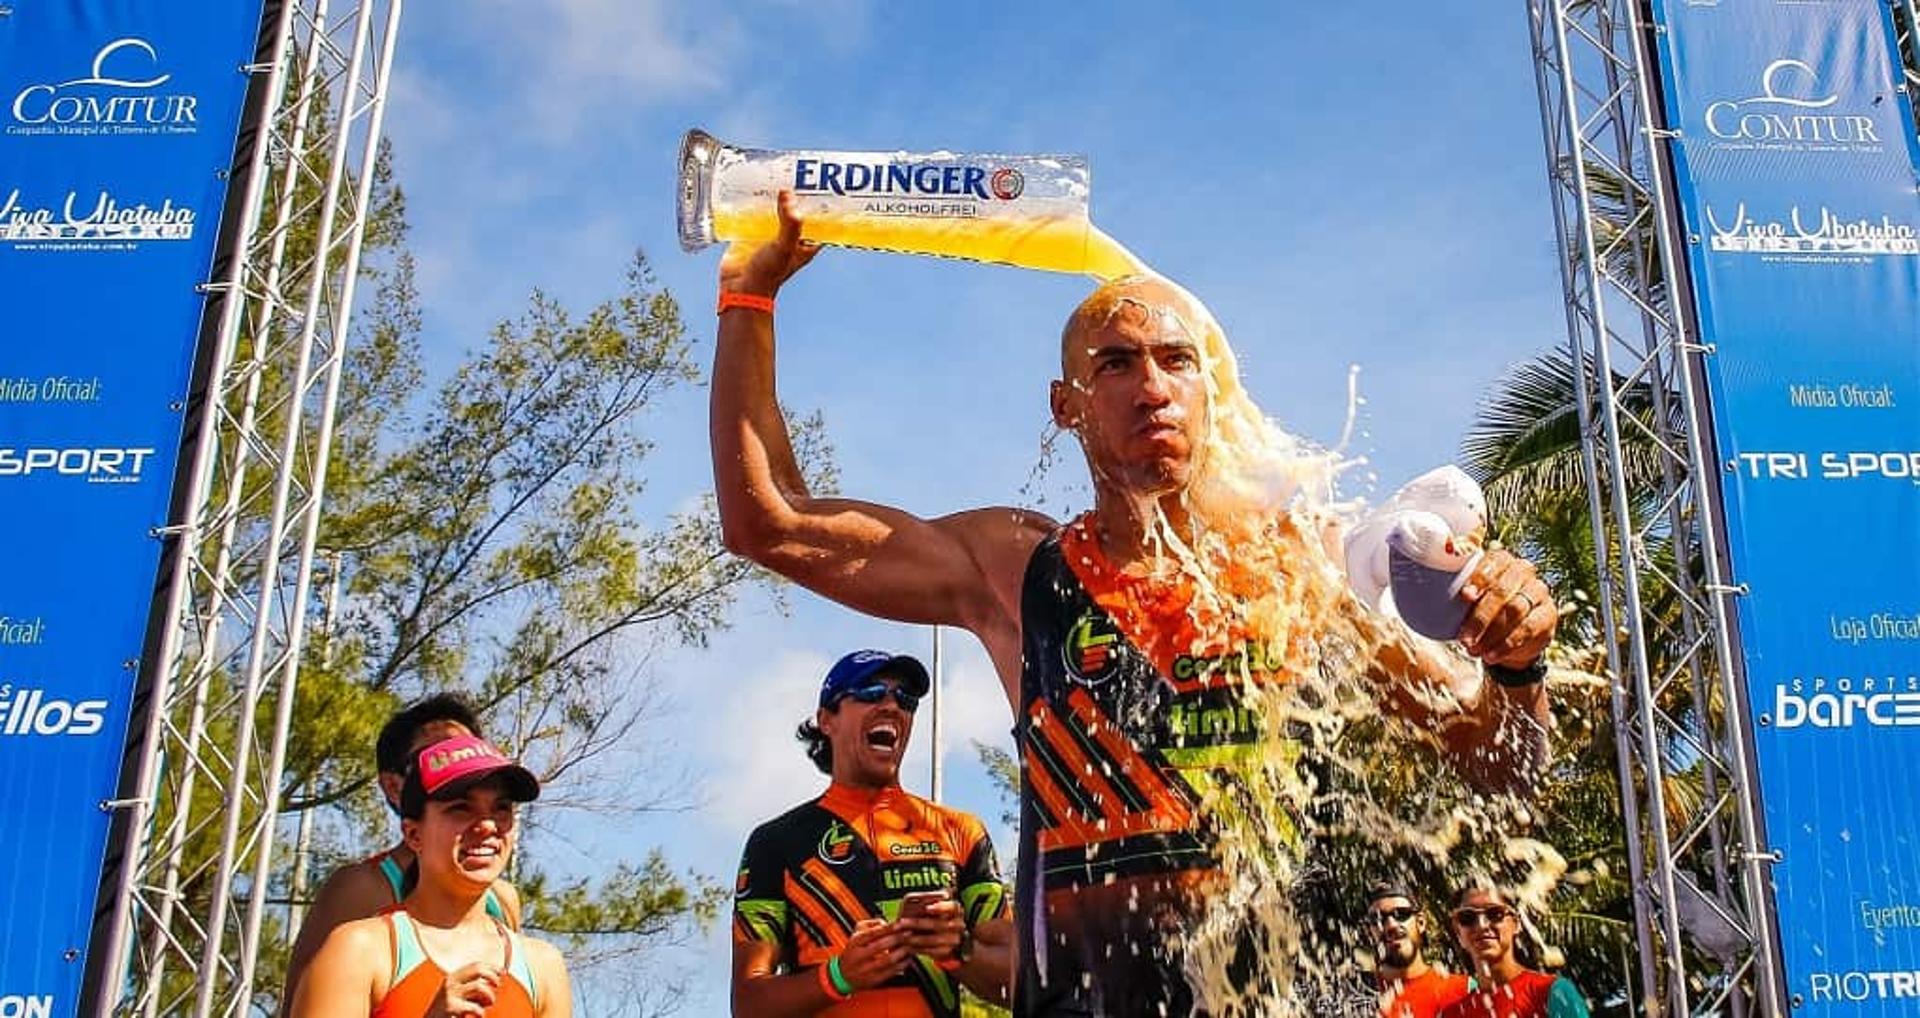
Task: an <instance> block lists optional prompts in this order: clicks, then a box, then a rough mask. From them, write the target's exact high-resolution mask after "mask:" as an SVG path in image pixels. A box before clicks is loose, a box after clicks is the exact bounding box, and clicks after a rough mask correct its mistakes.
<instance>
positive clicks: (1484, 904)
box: [1450, 891, 1520, 965]
mask: <svg viewBox="0 0 1920 1018" xmlns="http://www.w3.org/2000/svg"><path fill="white" fill-rule="evenodd" d="M1450 921H1451V923H1452V925H1453V936H1454V939H1456V940H1458V941H1459V942H1460V947H1461V949H1462V950H1464V951H1466V952H1467V954H1468V956H1469V957H1471V958H1473V960H1474V961H1475V962H1477V963H1480V964H1484V965H1491V964H1493V963H1495V962H1499V961H1502V960H1504V959H1506V958H1508V957H1511V956H1512V954H1513V938H1514V937H1515V936H1517V935H1519V932H1520V917H1519V915H1517V914H1516V913H1515V912H1514V911H1513V908H1512V907H1511V906H1509V905H1508V904H1507V903H1506V902H1505V901H1504V900H1502V899H1501V897H1500V895H1498V894H1495V893H1493V892H1492V891H1469V892H1467V894H1466V895H1465V896H1464V897H1463V898H1461V900H1460V903H1459V904H1458V905H1456V906H1454V909H1453V914H1452V917H1451V919H1450Z"/></svg>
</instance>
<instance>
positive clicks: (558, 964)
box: [520, 933, 567, 978]
mask: <svg viewBox="0 0 1920 1018" xmlns="http://www.w3.org/2000/svg"><path fill="white" fill-rule="evenodd" d="M520 942H521V943H522V944H524V945H526V950H527V965H528V966H529V967H531V968H532V969H533V973H534V976H535V977H536V978H539V977H542V976H545V975H547V974H548V973H549V972H564V971H566V968H567V959H566V956H565V955H563V954H561V953H560V949H559V948H558V947H555V946H554V945H552V944H550V943H548V942H547V941H544V940H541V939H540V938H539V937H535V936H531V935H529V934H525V933H522V934H520Z"/></svg>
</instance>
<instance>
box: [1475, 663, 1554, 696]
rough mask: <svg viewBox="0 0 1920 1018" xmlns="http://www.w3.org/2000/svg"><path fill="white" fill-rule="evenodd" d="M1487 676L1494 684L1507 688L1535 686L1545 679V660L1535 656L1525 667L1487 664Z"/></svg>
mask: <svg viewBox="0 0 1920 1018" xmlns="http://www.w3.org/2000/svg"><path fill="white" fill-rule="evenodd" d="M1487 678H1489V679H1492V680H1493V681H1494V684H1495V685H1500V686H1505V687H1507V688H1508V689H1525V688H1527V687H1528V686H1537V685H1539V684H1540V683H1542V682H1545V681H1546V679H1547V662H1546V661H1545V660H1544V659H1542V658H1535V659H1534V661H1533V663H1532V664H1530V665H1528V666H1526V667H1525V668H1508V667H1507V666H1506V665H1488V666H1487Z"/></svg>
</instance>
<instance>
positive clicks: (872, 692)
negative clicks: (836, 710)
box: [833, 682, 920, 714]
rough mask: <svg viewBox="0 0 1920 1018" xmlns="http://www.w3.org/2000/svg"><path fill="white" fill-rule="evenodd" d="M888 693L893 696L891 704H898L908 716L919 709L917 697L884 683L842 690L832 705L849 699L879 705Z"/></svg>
mask: <svg viewBox="0 0 1920 1018" xmlns="http://www.w3.org/2000/svg"><path fill="white" fill-rule="evenodd" d="M888 693H892V694H893V702H894V703H897V704H899V705H900V709H901V710H903V711H906V712H907V713H908V714H912V713H913V712H914V711H916V710H919V709H920V698H919V697H917V696H915V695H913V694H912V693H909V692H907V691H906V690H904V689H901V688H900V687H898V686H889V685H887V684H886V683H884V682H876V683H873V684H872V685H868V686H855V687H854V688H852V689H848V690H843V691H842V692H841V693H840V695H838V696H835V697H834V698H833V703H839V702H840V701H842V700H846V699H849V698H851V699H854V700H858V701H860V702H861V703H879V702H880V701H882V700H884V699H886V698H887V694H888Z"/></svg>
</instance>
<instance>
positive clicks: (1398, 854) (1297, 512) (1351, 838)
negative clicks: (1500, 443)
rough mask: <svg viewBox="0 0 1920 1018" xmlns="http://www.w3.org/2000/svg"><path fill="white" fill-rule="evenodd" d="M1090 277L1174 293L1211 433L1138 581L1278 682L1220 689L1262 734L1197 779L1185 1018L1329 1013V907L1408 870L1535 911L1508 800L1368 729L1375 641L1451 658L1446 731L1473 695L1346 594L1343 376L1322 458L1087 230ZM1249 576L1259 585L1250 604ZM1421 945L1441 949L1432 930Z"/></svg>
mask: <svg viewBox="0 0 1920 1018" xmlns="http://www.w3.org/2000/svg"><path fill="white" fill-rule="evenodd" d="M1086 273H1087V274H1088V275H1090V276H1093V277H1094V278H1096V279H1099V280H1100V281H1101V282H1102V283H1111V282H1116V281H1121V280H1124V279H1125V278H1127V277H1133V276H1142V277H1148V276H1150V277H1152V278H1154V279H1156V280H1158V281H1160V282H1162V283H1164V284H1165V285H1166V286H1167V287H1168V288H1169V289H1171V291H1172V292H1173V293H1174V294H1175V295H1176V297H1177V301H1176V304H1177V306H1175V307H1172V308H1166V309H1151V308H1149V309H1148V310H1149V311H1150V312H1152V313H1169V314H1171V315H1172V316H1173V317H1174V318H1175V319H1176V320H1177V321H1178V323H1179V328H1180V329H1181V331H1183V332H1185V333H1186V334H1187V335H1189V336H1190V337H1193V338H1194V339H1195V341H1196V346H1197V347H1198V349H1199V352H1200V356H1201V361H1202V371H1203V373H1204V376H1205V379H1206V397H1207V398H1206V414H1207V421H1206V425H1205V427H1204V429H1203V433H1202V434H1201V436H1200V438H1199V442H1198V445H1197V447H1196V450H1195V454H1194V469H1193V474H1192V477H1191V480H1190V482H1189V484H1188V485H1187V487H1186V488H1185V489H1184V491H1183V492H1182V494H1181V495H1180V496H1179V498H1180V501H1181V506H1180V507H1181V508H1182V509H1183V510H1184V515H1185V517H1186V520H1185V521H1186V523H1187V526H1186V527H1185V529H1184V531H1182V530H1181V529H1177V528H1176V527H1174V526H1173V525H1172V523H1171V522H1170V521H1169V520H1168V518H1167V515H1166V513H1165V512H1164V511H1160V512H1159V514H1158V516H1157V518H1156V519H1155V520H1154V521H1153V524H1152V527H1151V529H1150V532H1149V542H1148V544H1149V549H1150V555H1149V558H1150V560H1151V561H1149V562H1148V563H1147V564H1146V567H1145V568H1147V569H1148V570H1149V572H1150V573H1157V574H1161V575H1165V576H1167V577H1169V579H1171V580H1174V581H1176V582H1177V581H1182V580H1184V581H1186V582H1187V583H1188V584H1189V585H1190V586H1191V588H1192V589H1193V590H1194V591H1195V592H1196V593H1195V597H1194V600H1193V603H1192V605H1191V608H1190V614H1191V616H1192V618H1193V621H1194V623H1195V627H1196V629H1197V630H1198V631H1200V632H1201V633H1202V634H1203V635H1202V636H1201V637H1200V642H1201V643H1205V642H1208V641H1209V640H1211V641H1213V642H1215V643H1216V646H1215V647H1214V649H1217V643H1218V642H1224V641H1225V640H1226V639H1227V638H1228V637H1227V632H1226V631H1227V630H1228V629H1229V628H1231V629H1235V630H1237V631H1238V632H1239V634H1240V637H1241V638H1243V639H1245V640H1246V641H1247V642H1248V643H1250V644H1256V645H1278V646H1281V647H1284V648H1285V659H1286V662H1287V664H1286V666H1285V672H1286V674H1285V675H1283V676H1278V677H1277V679H1278V681H1274V678H1276V677H1267V678H1266V680H1265V681H1262V680H1261V677H1258V676H1255V675H1253V674H1251V673H1250V672H1249V671H1248V668H1249V665H1248V659H1247V658H1246V657H1242V658H1241V659H1240V663H1239V668H1240V671H1241V674H1239V675H1237V676H1234V678H1236V679H1238V680H1239V681H1238V683H1237V688H1238V689H1239V690H1240V694H1241V696H1242V697H1243V699H1244V702H1245V703H1246V705H1248V706H1250V707H1252V708H1253V709H1254V711H1255V713H1256V715H1257V716H1258V717H1259V718H1260V719H1261V721H1260V724H1261V726H1262V731H1263V732H1264V733H1265V734H1266V737H1265V738H1264V739H1262V740H1261V741H1260V743H1259V744H1258V747H1257V753H1256V755H1255V756H1254V758H1253V759H1252V760H1251V761H1249V762H1246V763H1243V764H1240V765H1237V766H1235V767H1234V768H1233V769H1232V773H1231V775H1230V776H1229V777H1227V778H1226V779H1225V780H1222V776H1221V775H1220V774H1218V772H1217V769H1215V773H1210V774H1209V775H1207V776H1206V778H1205V779H1204V780H1200V781H1195V782H1193V784H1194V785H1195V787H1197V788H1202V789H1206V790H1207V791H1206V792H1205V793H1204V794H1203V795H1202V797H1201V802H1200V803H1199V811H1200V814H1201V816H1202V818H1203V819H1202V823H1203V824H1204V825H1206V826H1207V827H1208V828H1209V829H1210V830H1211V831H1213V832H1215V834H1216V836H1217V851H1218V855H1219V857H1220V862H1221V868H1220V873H1219V874H1218V879H1217V880H1216V881H1215V882H1214V884H1213V885H1212V886H1211V887H1210V889H1209V891H1208V893H1207V897H1206V899H1205V901H1204V903H1203V905H1202V908H1201V910H1200V917H1199V920H1198V921H1197V922H1195V923H1194V924H1192V925H1191V926H1190V927H1189V928H1188V929H1187V930H1186V931H1185V932H1184V933H1183V934H1181V935H1180V939H1181V944H1180V946H1181V947H1182V949H1183V950H1182V955H1183V956H1184V957H1185V958H1186V961H1187V977H1188V981H1189V982H1190V984H1191V985H1192V986H1193V988H1194V990H1195V993H1196V998H1197V1002H1198V1004H1199V1006H1200V1007H1202V1008H1203V1009H1205V1010H1206V1011H1207V1012H1208V1013H1210V1014H1214V1015H1217V1016H1227V1015H1248V1016H1252V1015H1262V1016H1264V1015H1305V1014H1309V1013H1314V1012H1315V1011H1317V1010H1325V1009H1326V1008H1327V1007H1329V1006H1338V1005H1330V1004H1329V1003H1328V1002H1329V1001H1330V1000H1332V999H1334V998H1337V997H1340V996H1341V995H1343V994H1348V995H1350V993H1351V988H1352V986H1353V985H1354V981H1355V977H1356V971H1355V970H1356V967H1358V966H1361V965H1363V964H1366V963H1367V955H1368V950H1369V948H1370V944H1369V942H1368V940H1367V938H1368V935H1369V930H1368V929H1367V928H1366V927H1365V926H1364V924H1363V923H1362V921H1361V917H1362V916H1363V914H1364V913H1363V909H1364V907H1365V905H1366V902H1365V901H1364V900H1360V901H1355V900H1350V899H1348V898H1343V897H1341V894H1342V892H1344V893H1345V894H1347V895H1352V894H1354V893H1363V891H1362V889H1363V888H1365V887H1366V886H1367V885H1368V884H1369V883H1371V882H1372V881H1373V880H1375V879H1381V878H1389V877H1392V878H1402V877H1404V875H1405V874H1406V873H1408V872H1409V871H1417V872H1422V873H1429V874H1444V875H1445V877H1446V878H1447V880H1448V882H1449V884H1450V885H1451V886H1459V885H1461V884H1464V883H1468V882H1484V881H1490V880H1491V881H1495V882H1500V883H1503V884H1509V885H1517V886H1513V887H1512V888H1511V890H1510V893H1512V894H1513V895H1514V900H1515V902H1516V904H1520V905H1522V906H1523V907H1533V908H1535V909H1538V908H1539V907H1541V906H1542V905H1544V903H1545V902H1546V900H1547V897H1548V896H1549V895H1550V894H1551V892H1552V890H1553V888H1554V886H1555V885H1556V883H1557V881H1558V880H1559V878H1560V876H1561V875H1562V874H1563V873H1564V872H1565V870H1566V864H1565V862H1564V860H1562V859H1561V858H1560V857H1559V855H1558V854H1557V853H1555V852H1554V851H1553V849H1552V847H1551V846H1548V845H1546V844H1544V843H1542V842H1538V841H1534V840H1530V839H1525V838H1520V837H1509V836H1508V831H1509V830H1510V829H1514V830H1519V829H1523V828H1524V824H1525V820H1526V818H1525V817H1524V815H1521V816H1518V817H1516V813H1515V807H1514V804H1513V803H1512V802H1510V801H1507V800H1503V799H1500V798H1498V797H1485V796H1480V795H1476V794H1474V793H1472V792H1471V791H1470V790H1468V789H1467V788H1466V787H1465V786H1464V784H1463V782H1462V781H1461V780H1460V779H1459V778H1457V777H1456V776H1455V775H1454V774H1453V773H1452V771H1451V770H1450V769H1449V768H1448V765H1447V764H1445V763H1443V762H1442V761H1441V760H1440V759H1439V754H1438V752H1437V750H1436V746H1435V744H1434V742H1433V740H1430V739H1427V738H1424V737H1422V734H1421V733H1418V732H1412V731H1408V730H1407V728H1408V726H1406V725H1404V724H1402V723H1400V722H1397V721H1388V720H1386V719H1385V718H1383V716H1382V712H1381V708H1380V706H1379V704H1380V702H1381V695H1380V690H1378V689H1375V688H1371V684H1372V680H1370V679H1369V678H1368V677H1367V675H1366V672H1367V666H1368V663H1369V662H1370V661H1372V660H1373V659H1374V658H1375V656H1376V655H1378V654H1380V653H1381V652H1382V651H1383V650H1385V649H1387V646H1388V645H1389V644H1398V645H1400V647H1401V651H1402V652H1403V653H1410V652H1411V650H1412V649H1414V648H1417V649H1419V650H1421V651H1423V652H1425V653H1426V654H1428V655H1429V656H1430V657H1432V658H1433V659H1437V660H1440V661H1443V662H1446V663H1447V665H1448V666H1449V668H1450V670H1451V672H1452V674H1449V675H1447V676H1445V677H1444V679H1443V681H1442V682H1440V683H1437V684H1436V685H1435V686H1433V687H1432V688H1426V689H1421V690H1418V691H1415V692H1413V693H1412V694H1411V695H1414V696H1416V697H1417V698H1418V699H1419V700H1420V702H1421V703H1422V704H1423V705H1424V706H1425V707H1426V708H1428V709H1429V710H1431V711H1433V712H1434V713H1435V714H1437V715H1438V716H1440V717H1442V718H1443V719H1444V718H1445V717H1447V716H1449V715H1450V714H1453V715H1457V714H1458V713H1459V712H1460V711H1461V709H1462V708H1461V705H1460V702H1459V699H1458V698H1459V697H1460V696H1462V695H1472V694H1473V693H1474V692H1475V690H1476V687H1477V685H1478V683H1479V681H1480V680H1479V670H1478V666H1477V665H1476V664H1474V663H1472V662H1471V661H1470V660H1468V659H1467V658H1466V656H1465V655H1464V653H1462V652H1461V651H1460V650H1459V649H1458V647H1457V646H1456V645H1452V644H1448V645H1440V644H1435V643H1433V642H1432V641H1427V640H1425V639H1424V638H1421V637H1418V636H1415V635H1413V634H1411V633H1409V632H1407V631H1406V630H1405V629H1404V628H1403V627H1402V626H1401V625H1400V624H1399V623H1398V622H1397V620H1393V619H1389V618H1385V617H1383V616H1380V615H1376V614H1374V613H1373V612H1371V611H1370V610H1368V609H1366V608H1364V607H1363V606H1361V605H1360V604H1359V603H1358V601H1357V599H1356V598H1355V596H1354V594H1353V592H1352V590H1351V589H1350V587H1349V585H1348V582H1347V579H1346V575H1345V571H1344V569H1343V568H1342V558H1341V555H1340V553H1339V550H1338V549H1339V541H1338V539H1337V536H1336V535H1338V534H1339V533H1341V532H1342V531H1343V530H1344V528H1346V527H1349V526H1351V525H1353V524H1354V523H1355V522H1357V521H1358V519H1359V518H1360V514H1361V513H1362V512H1363V511H1364V509H1365V506H1364V505H1363V504H1362V503H1361V502H1359V501H1357V500H1348V501H1343V500H1341V498H1340V497H1339V496H1338V495H1337V491H1336V489H1337V482H1338V480H1339V478H1340V477H1341V475H1342V474H1343V473H1344V472H1346V471H1348V470H1350V469H1352V468H1354V467H1356V466H1358V465H1360V464H1362V463H1363V462H1364V461H1363V460H1362V459H1360V458H1359V457H1356V456H1351V455H1349V454H1348V453H1347V451H1346V448H1345V447H1346V441H1347V438H1348V437H1349V436H1350V435H1351V428H1352V408H1353V407H1354V406H1356V405H1357V403H1358V393H1357V391H1356V390H1355V388H1354V386H1355V380H1354V377H1353V375H1352V374H1350V375H1349V378H1348V380H1347V381H1348V385H1349V421H1348V426H1347V429H1346V434H1345V435H1343V438H1342V441H1341V443H1340V445H1338V446H1336V447H1334V448H1332V449H1327V448H1322V447H1318V446H1316V445H1314V444H1313V443H1310V442H1308V441H1306V440H1304V439H1302V438H1300V437H1298V436H1295V435H1293V434H1292V433H1290V432H1288V431H1287V430H1286V429H1285V428H1283V427H1282V426H1281V425H1280V424H1278V423H1277V422H1275V421H1274V420H1273V419H1272V418H1270V417H1268V416H1267V415H1266V414H1265V413H1264V412H1262V410H1261V409H1260V407H1259V406H1258V405H1257V404H1256V403H1255V402H1254V400H1253V399H1252V397H1251V396H1250V395H1249V394H1248V392H1247V391H1246V388H1245V387H1244V385H1243V384H1242V382H1241V377H1240V369H1239V363H1238V360H1237V358H1236V357H1235V355H1234V351H1233V347H1232V345H1231V344H1230V343H1229V342H1228V340H1227V336H1226V333H1225V331H1224V330H1223V329H1222V328H1221V327H1220V324H1219V322H1218V320H1217V319H1216V318H1215V317H1214V316H1213V314H1212V312H1211V311H1209V310H1208V308H1207V307H1206V305H1205V304H1204V303H1202V302H1201V301H1200V300H1199V299H1198V298H1196V297H1195V296H1194V295H1193V294H1192V293H1191V292H1189V291H1188V290H1186V289H1185V288H1184V287H1182V286H1180V285H1179V284H1178V283H1176V282H1174V281H1172V280H1168V279H1166V277H1164V276H1160V275H1159V274H1157V273H1154V272H1153V271H1152V270H1151V269H1150V268H1149V267H1148V266H1147V265H1146V264H1145V263H1143V262H1142V261H1140V260H1139V259H1138V258H1136V257H1134V256H1133V255H1132V254H1131V253H1130V252H1128V251H1127V250H1126V248H1125V247H1123V246H1121V245H1120V244H1119V243H1118V242H1117V241H1115V240H1114V239H1113V238H1112V237H1110V236H1108V235H1107V234H1106V233H1104V232H1102V231H1100V230H1099V229H1098V228H1097V227H1096V228H1093V230H1092V231H1091V233H1090V237H1089V244H1088V257H1087V259H1086ZM1135 300H1137V299H1136V298H1125V297H1123V298H1121V301H1135ZM1119 303H1120V301H1116V307H1115V308H1113V309H1110V310H1109V311H1108V313H1109V314H1112V313H1115V312H1116V311H1117V310H1118V306H1119ZM1249 577H1252V578H1256V580H1259V581H1263V582H1255V583H1254V584H1253V585H1252V587H1251V589H1249V585H1248V583H1247V582H1246V581H1247V579H1248V578H1249ZM1222 578H1230V580H1229V581H1223V579H1222ZM1209 628H1211V629H1212V630H1213V635H1212V637H1211V638H1210V637H1209V636H1207V635H1206V634H1207V632H1208V630H1209ZM1207 649H1208V648H1207V647H1205V646H1202V645H1196V646H1195V647H1193V648H1192V650H1193V652H1194V653H1196V654H1199V653H1204V652H1206V650H1207ZM1503 748H1506V749H1509V750H1513V751H1515V752H1522V751H1524V747H1503ZM1356 874H1359V875H1360V876H1359V877H1358V878H1356ZM1429 904H1433V905H1443V904H1444V903H1429ZM1430 932H1431V933H1432V937H1431V938H1430V939H1431V941H1432V943H1431V944H1430V947H1432V948H1435V949H1438V948H1439V947H1440V943H1441V942H1443V941H1444V940H1445V939H1446V931H1445V930H1444V928H1435V929H1432V930H1431V931H1430ZM1248 943H1251V944H1252V945H1254V947H1255V951H1254V953H1255V955H1256V956H1257V957H1256V958H1255V959H1253V960H1252V964H1251V966H1249V964H1248V959H1247V958H1245V957H1241V955H1243V954H1244V945H1246V944H1248ZM1126 946H1141V947H1143V946H1144V945H1122V946H1121V947H1126ZM1548 953H1549V955H1551V954H1552V953H1553V952H1551V951H1549V952H1548Z"/></svg>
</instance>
